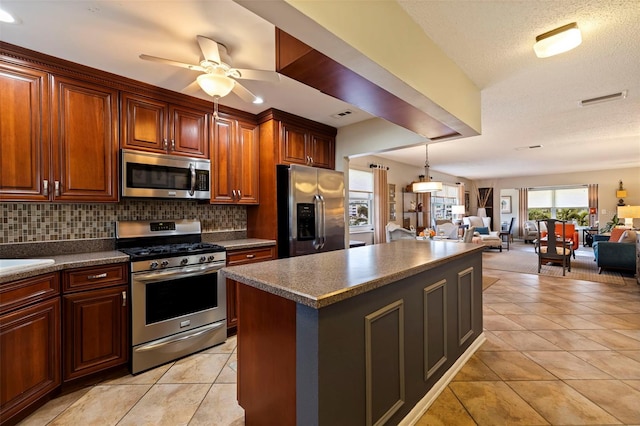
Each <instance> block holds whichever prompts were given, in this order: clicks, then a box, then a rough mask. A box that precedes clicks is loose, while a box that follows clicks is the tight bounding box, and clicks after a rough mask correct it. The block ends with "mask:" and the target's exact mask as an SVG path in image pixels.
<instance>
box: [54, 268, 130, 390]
mask: <svg viewBox="0 0 640 426" xmlns="http://www.w3.org/2000/svg"><path fill="white" fill-rule="evenodd" d="M62 284H63V296H62V324H63V325H62V327H63V328H62V329H63V332H62V342H63V343H62V348H63V380H64V381H68V380H73V379H77V378H80V377H84V376H87V375H89V374H93V373H96V372H99V371H102V370H105V369H107V368H111V367H115V366H118V365H123V364H125V363H126V362H127V361H128V360H129V351H128V348H129V333H128V329H129V326H128V318H129V307H128V304H129V302H128V297H127V296H128V285H127V284H128V267H127V264H124V263H122V264H115V265H102V266H96V267H87V268H77V269H69V270H66V271H64V272H63V274H62Z"/></svg>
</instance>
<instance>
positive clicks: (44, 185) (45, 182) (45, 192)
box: [42, 179, 49, 197]
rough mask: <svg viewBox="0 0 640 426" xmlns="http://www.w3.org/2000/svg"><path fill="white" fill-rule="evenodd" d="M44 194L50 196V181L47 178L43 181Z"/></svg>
mask: <svg viewBox="0 0 640 426" xmlns="http://www.w3.org/2000/svg"><path fill="white" fill-rule="evenodd" d="M42 194H43V195H44V196H45V197H48V196H49V181H48V180H47V179H45V180H44V181H43V182H42Z"/></svg>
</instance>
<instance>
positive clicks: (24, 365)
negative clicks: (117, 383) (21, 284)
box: [0, 297, 60, 422]
mask: <svg viewBox="0 0 640 426" xmlns="http://www.w3.org/2000/svg"><path fill="white" fill-rule="evenodd" d="M0 360H2V362H0V418H1V419H2V421H3V422H4V421H8V420H9V419H10V418H11V417H13V416H15V415H17V414H18V413H20V412H21V411H22V410H24V409H26V408H28V407H29V406H30V405H31V404H33V403H34V402H36V401H37V400H38V399H40V398H42V397H43V396H45V395H47V394H48V393H49V392H52V391H53V390H54V389H56V388H57V387H58V386H59V385H60V298H58V297H55V298H53V299H49V300H47V301H44V302H40V303H37V304H35V305H31V306H29V307H27V308H23V309H19V310H16V311H13V312H11V313H8V314H5V315H2V316H0Z"/></svg>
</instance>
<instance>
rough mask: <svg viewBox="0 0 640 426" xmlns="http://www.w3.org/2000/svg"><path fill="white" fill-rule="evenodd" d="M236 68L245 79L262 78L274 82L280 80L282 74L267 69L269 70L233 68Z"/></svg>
mask: <svg viewBox="0 0 640 426" xmlns="http://www.w3.org/2000/svg"><path fill="white" fill-rule="evenodd" d="M233 69H234V70H236V71H238V72H239V73H240V77H238V78H242V79H245V80H260V81H269V82H272V83H279V82H280V74H278V73H277V72H275V71H267V70H251V69H242V68H233Z"/></svg>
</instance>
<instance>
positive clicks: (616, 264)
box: [593, 228, 636, 273]
mask: <svg viewBox="0 0 640 426" xmlns="http://www.w3.org/2000/svg"><path fill="white" fill-rule="evenodd" d="M635 239H636V232H635V231H633V230H625V229H620V228H616V229H613V230H612V231H611V236H606V235H599V234H597V235H594V236H593V255H594V257H595V259H594V260H595V262H596V263H597V265H598V273H601V272H602V270H603V269H617V270H622V271H629V272H631V273H634V272H635V271H636V244H635V242H634V241H635Z"/></svg>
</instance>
